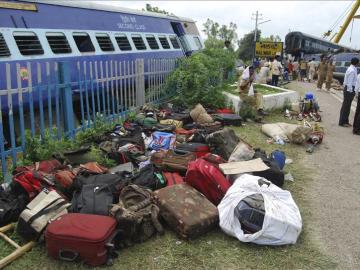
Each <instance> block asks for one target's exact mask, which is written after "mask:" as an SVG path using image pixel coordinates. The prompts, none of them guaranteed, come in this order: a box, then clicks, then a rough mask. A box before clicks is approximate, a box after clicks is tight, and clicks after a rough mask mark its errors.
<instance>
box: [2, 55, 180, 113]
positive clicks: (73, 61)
mask: <svg viewBox="0 0 360 270" xmlns="http://www.w3.org/2000/svg"><path fill="white" fill-rule="evenodd" d="M183 56H184V55H183V52H182V51H168V52H166V51H163V52H152V53H128V54H112V55H91V56H81V57H65V58H63V57H62V58H48V59H35V60H27V61H10V62H0V78H2V79H1V80H0V89H7V80H6V74H5V70H6V64H7V63H8V64H10V71H11V88H12V89H16V88H17V87H18V85H17V76H16V74H17V72H16V64H17V63H18V64H20V69H21V70H22V72H23V73H22V74H23V76H22V80H21V84H22V87H23V88H26V87H28V86H29V84H28V83H29V78H28V77H27V74H28V72H29V70H28V68H27V63H28V62H30V63H31V74H32V77H31V80H32V86H33V89H32V90H33V96H32V98H33V100H34V103H35V106H36V105H38V103H39V98H40V94H41V98H42V100H45V101H46V100H47V97H48V91H46V90H47V89H44V87H45V88H46V85H47V84H49V83H50V84H52V85H53V84H56V76H55V72H54V64H55V63H56V62H69V63H70V65H69V66H70V73H71V81H72V82H74V83H78V80H79V74H78V68H77V62H78V61H79V62H80V63H83V62H84V61H86V62H95V61H96V62H97V65H98V77H100V62H102V63H103V72H104V77H105V71H106V67H105V62H106V61H108V62H110V61H116V62H123V61H135V60H136V59H144V61H145V72H147V69H148V67H147V65H146V63H147V60H148V59H174V58H180V57H183ZM46 63H49V64H50V69H51V72H50V74H51V76H50V77H48V78H47V74H46ZM38 64H40V68H41V76H39V74H38V72H37V70H38ZM81 70H83V69H82V67H81ZM93 71H94V69H93ZM81 76H82V77H81V80H85V79H86V80H89V70H87V76H86V78H84V77H83V74H81ZM38 77H41V81H42V82H41V83H40V85H41V87H42V89H43V91H41V93H39V88H38V85H39V83H38ZM94 77H95V76H94ZM48 80H49V81H48ZM74 87H77V86H74ZM52 91H54V89H52ZM23 98H24V100H23V103H24V104H25V105H27V104H28V103H29V98H30V97H29V95H28V94H25V95H24V96H23ZM12 103H13V107H14V108H17V106H18V95H17V94H13V95H12ZM1 107H2V111H3V112H4V113H6V111H7V108H8V97H7V96H6V95H5V96H2V97H1Z"/></svg>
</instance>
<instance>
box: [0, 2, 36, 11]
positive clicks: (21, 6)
mask: <svg viewBox="0 0 360 270" xmlns="http://www.w3.org/2000/svg"><path fill="white" fill-rule="evenodd" d="M0 8H8V9H20V10H28V11H37V7H36V4H24V3H11V2H7V1H0Z"/></svg>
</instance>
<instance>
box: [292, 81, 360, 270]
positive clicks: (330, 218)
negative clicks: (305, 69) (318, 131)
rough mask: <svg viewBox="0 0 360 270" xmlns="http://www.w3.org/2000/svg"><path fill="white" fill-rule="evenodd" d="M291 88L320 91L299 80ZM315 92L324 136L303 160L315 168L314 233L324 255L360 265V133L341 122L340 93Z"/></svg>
mask: <svg viewBox="0 0 360 270" xmlns="http://www.w3.org/2000/svg"><path fill="white" fill-rule="evenodd" d="M288 86H289V87H288V88H289V89H293V90H298V91H299V92H303V91H308V90H313V91H314V89H316V87H315V85H314V84H310V83H301V82H292V83H291V84H290V85H288ZM314 93H315V94H316V96H317V98H318V99H319V104H320V107H321V110H322V113H321V114H322V118H323V122H322V125H323V126H324V128H325V139H324V142H323V144H322V145H320V146H319V148H318V149H316V150H315V151H314V153H313V154H309V155H308V156H307V158H306V159H305V160H304V162H305V164H306V165H307V166H309V168H311V169H312V170H313V171H314V181H313V183H312V185H311V186H308V187H307V194H308V198H309V200H310V202H311V205H312V217H313V219H312V221H311V223H312V227H313V229H312V231H311V237H312V238H313V239H314V240H315V241H316V243H318V244H319V246H320V249H321V250H322V251H323V252H324V253H325V254H326V255H329V256H331V257H333V258H335V261H336V262H338V268H339V269H360V233H359V229H360V176H359V175H360V152H359V146H360V136H356V135H353V134H352V129H351V128H344V127H339V126H338V119H339V111H340V107H341V101H340V99H342V94H341V92H340V93H336V94H334V93H333V94H329V93H326V92H324V91H322V92H316V91H314ZM339 97H340V98H339ZM353 113H354V112H353V111H352V112H351V116H350V123H352V121H353Z"/></svg>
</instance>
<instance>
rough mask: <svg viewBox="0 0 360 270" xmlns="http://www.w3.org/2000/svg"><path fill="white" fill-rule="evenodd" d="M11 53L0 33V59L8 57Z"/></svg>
mask: <svg viewBox="0 0 360 270" xmlns="http://www.w3.org/2000/svg"><path fill="white" fill-rule="evenodd" d="M9 56H11V52H10V49H9V46H8V45H7V43H6V40H5V37H4V35H3V34H2V33H0V57H9Z"/></svg>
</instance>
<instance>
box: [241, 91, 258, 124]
mask: <svg viewBox="0 0 360 270" xmlns="http://www.w3.org/2000/svg"><path fill="white" fill-rule="evenodd" d="M241 99H242V104H241V107H240V111H239V115H240V116H241V118H242V119H244V120H247V119H255V117H256V115H257V111H256V109H255V103H256V101H255V98H254V97H249V96H244V97H242V98H241Z"/></svg>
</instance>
